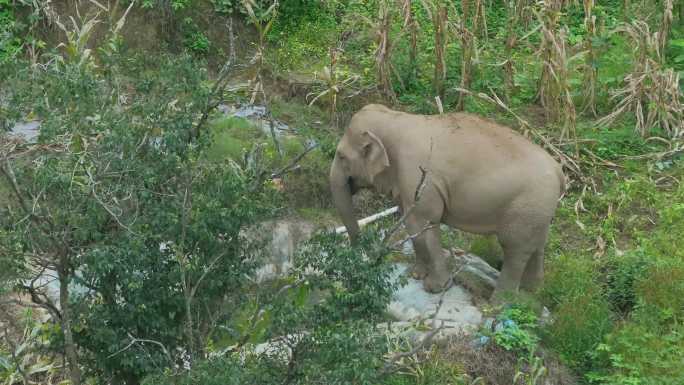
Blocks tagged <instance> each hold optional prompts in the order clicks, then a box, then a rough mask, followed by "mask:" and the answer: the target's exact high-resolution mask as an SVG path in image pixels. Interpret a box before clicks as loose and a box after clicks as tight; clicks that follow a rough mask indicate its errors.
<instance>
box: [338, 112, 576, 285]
mask: <svg viewBox="0 0 684 385" xmlns="http://www.w3.org/2000/svg"><path fill="white" fill-rule="evenodd" d="M420 167H422V168H423V169H425V170H428V173H427V178H426V181H427V182H426V184H425V188H424V191H423V193H422V195H421V197H420V199H419V200H418V202H415V199H414V197H415V194H416V188H417V186H418V185H419V183H420V180H421V175H422V173H421V171H420ZM330 184H331V190H332V194H333V200H334V203H335V206H336V208H337V211H338V213H339V215H340V216H341V217H342V221H343V222H344V225H345V226H346V227H347V229H348V232H349V235H350V237H351V239H352V241H354V240H355V239H356V237H357V236H358V233H359V226H358V223H357V221H356V218H355V217H354V213H353V207H352V195H353V194H355V193H356V192H357V191H358V190H359V189H362V188H373V189H375V190H376V191H378V192H380V193H382V194H385V195H388V196H390V197H391V198H392V199H393V200H394V201H395V202H396V203H397V204H398V205H399V206H400V208H401V211H402V212H403V213H406V212H407V211H409V210H410V208H411V207H412V206H415V207H414V208H413V209H412V210H410V213H409V215H408V216H407V219H406V226H407V228H408V230H409V232H410V233H411V234H419V235H418V236H417V237H415V239H414V240H413V246H414V249H415V252H416V262H415V265H414V268H413V275H414V277H416V278H418V279H423V286H424V287H425V289H426V290H427V291H430V292H439V291H441V290H443V288H444V286H445V285H446V284H447V283H448V281H449V278H450V272H449V271H448V270H447V266H446V257H445V255H444V253H443V250H442V246H441V244H440V230H439V226H435V227H433V228H430V229H428V230H425V227H426V226H427V225H428V224H439V223H444V224H447V225H450V226H452V227H455V228H457V229H460V230H463V231H466V232H470V233H476V234H496V236H497V238H498V240H499V242H500V243H501V246H502V248H503V250H504V261H503V268H502V271H501V274H500V276H499V281H498V282H497V287H496V290H495V295H497V294H500V293H501V292H503V291H513V292H515V291H517V290H518V289H519V288H523V289H527V290H534V289H536V288H537V287H538V286H539V285H540V284H541V283H542V279H543V275H544V245H545V243H546V237H547V233H548V230H549V225H550V223H551V219H552V218H553V215H554V212H555V210H556V206H557V203H558V199H559V197H560V195H561V194H562V192H563V189H564V176H563V173H562V170H561V167H560V166H559V165H558V163H557V162H556V161H555V160H554V159H553V158H552V157H551V156H549V154H547V153H546V151H544V150H543V149H542V148H541V147H539V146H537V145H535V144H533V143H531V142H530V141H528V140H527V139H525V138H524V137H522V136H521V135H519V134H518V133H516V132H514V131H512V130H511V129H509V128H507V127H504V126H501V125H498V124H496V123H494V122H492V121H489V120H486V119H484V118H481V117H478V116H475V115H471V114H465V113H454V114H445V115H441V116H425V115H413V114H408V113H403V112H398V111H393V110H391V109H389V108H387V107H384V106H381V105H375V104H371V105H367V106H366V107H364V108H363V109H361V110H360V111H359V112H357V113H356V114H355V115H354V116H353V117H352V120H351V122H350V124H349V127H348V128H347V130H346V132H345V134H344V136H343V137H342V139H341V140H340V143H339V144H338V146H337V152H336V154H335V159H334V161H333V164H332V167H331V170H330Z"/></svg>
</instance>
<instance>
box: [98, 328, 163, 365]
mask: <svg viewBox="0 0 684 385" xmlns="http://www.w3.org/2000/svg"><path fill="white" fill-rule="evenodd" d="M128 338H130V339H131V342H130V343H129V344H128V345H126V346H124V347H123V348H121V349H119V350H117V351H116V352H114V353H112V354H110V355H108V356H107V358H111V357H114V356H116V355H117V354H120V353H122V352H124V351H126V350H128V349H130V348H131V346H133V345H135V344H137V343H148V344H154V345H157V346H159V347H160V348H161V349H162V352H163V353H164V355H165V356H166V358H167V359H168V360H169V363H173V358H171V354H169V351H168V350H167V349H166V346H164V344H162V343H161V342H159V341H155V340H148V339H143V338H136V337H133V335H131V333H128Z"/></svg>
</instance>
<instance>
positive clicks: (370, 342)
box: [0, 0, 684, 385]
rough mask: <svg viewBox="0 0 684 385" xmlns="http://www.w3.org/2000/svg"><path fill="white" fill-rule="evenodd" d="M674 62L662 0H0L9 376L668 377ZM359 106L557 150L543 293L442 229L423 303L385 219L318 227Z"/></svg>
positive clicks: (0, 327) (675, 173)
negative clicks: (440, 254) (492, 297)
mask: <svg viewBox="0 0 684 385" xmlns="http://www.w3.org/2000/svg"><path fill="white" fill-rule="evenodd" d="M682 73H684V3H683V2H682V1H675V0H659V1H650V2H649V1H632V2H630V1H618V0H595V1H594V0H579V1H564V0H544V1H539V2H536V1H531V0H510V1H509V0H488V1H484V0H459V1H442V0H421V1H411V0H372V1H358V0H326V1H317V0H281V1H275V2H273V1H270V0H251V1H250V0H246V1H237V0H210V1H206V0H170V1H158V0H143V1H133V2H131V1H128V0H126V1H118V0H117V1H114V2H107V3H104V2H99V1H94V0H91V1H76V2H74V1H52V2H50V1H42V0H37V1H33V2H29V1H24V0H0V129H1V130H0V131H2V137H1V139H0V157H1V158H2V159H1V160H2V161H1V162H0V203H1V205H0V309H2V310H1V311H0V381H1V382H2V383H3V384H8V385H13V384H30V383H40V384H67V383H68V384H74V385H79V384H147V385H153V384H170V383H171V384H207V385H209V384H226V383H228V384H276V383H277V384H374V385H376V384H387V385H400V384H401V385H408V384H416V385H418V384H422V385H432V384H435V385H436V384H468V385H474V384H496V385H511V384H513V385H518V384H525V385H542V384H544V385H546V384H559V385H560V384H600V385H627V384H630V385H635V384H640V385H641V384H643V385H651V384H654V385H655V384H658V385H660V384H673V385H675V384H677V385H679V384H683V383H684V366H683V365H682V361H683V360H684V252H683V251H682V250H683V249H684V244H683V242H684V241H683V239H684V186H683V185H682V184H681V183H682V177H683V176H684V156H683V153H684V142H683V139H682V138H683V137H684V104H683V102H684V97H683V95H684V85H683V84H682V82H681V81H680V76H681V75H682ZM372 103H375V104H383V105H385V106H388V107H391V108H392V109H394V110H397V111H403V112H409V113H415V114H425V115H434V116H435V117H434V119H444V117H439V115H444V114H451V113H456V112H468V113H472V114H474V115H478V116H481V117H486V118H488V119H491V120H492V121H495V122H497V123H499V124H501V125H503V126H506V127H510V128H511V129H513V130H514V131H516V132H517V133H519V134H520V135H522V136H524V137H526V138H527V139H528V140H529V141H531V142H533V143H535V144H537V145H539V146H540V147H542V148H544V149H545V150H546V151H547V152H548V153H549V154H550V155H551V156H552V157H553V158H554V159H555V161H556V162H558V163H559V164H560V165H561V166H562V170H563V173H564V176H565V181H564V184H565V189H564V193H563V194H562V197H561V198H560V200H559V202H558V207H557V209H556V211H555V216H554V218H553V221H552V224H551V227H550V232H549V235H548V239H547V242H546V247H545V250H544V254H545V259H544V270H545V272H544V282H543V285H542V286H541V287H540V288H539V289H538V290H535V291H533V292H526V291H520V292H516V293H506V294H507V295H506V296H505V298H503V299H502V300H501V301H489V294H490V293H491V291H492V289H493V286H492V285H493V282H494V281H495V280H496V279H497V277H498V276H499V273H498V272H497V271H495V270H494V269H496V270H501V269H502V265H503V256H504V251H503V250H502V248H501V246H500V245H499V243H498V242H497V237H496V236H495V235H475V234H471V233H468V232H464V231H460V230H457V229H454V228H449V227H446V226H442V232H441V239H440V240H439V242H437V240H436V239H437V238H435V243H440V242H441V245H442V246H443V247H444V248H445V250H447V251H450V253H449V257H448V258H449V259H448V260H449V263H450V265H449V268H450V269H451V270H450V271H449V274H450V276H452V277H454V279H453V287H452V286H450V287H449V290H448V291H446V292H445V293H446V294H439V293H437V294H429V295H428V294H427V293H425V292H424V291H422V289H421V286H420V282H421V280H413V279H411V278H410V277H405V278H397V277H399V276H403V275H402V274H401V273H398V272H397V271H402V272H403V271H404V270H403V269H404V268H405V267H406V266H407V265H408V264H411V263H413V261H414V260H415V252H414V250H413V249H414V248H413V247H411V245H412V244H413V243H412V241H414V240H415V238H418V237H419V236H420V235H421V234H419V233H415V234H412V233H411V232H410V231H409V229H407V228H406V227H407V226H405V225H406V217H402V213H399V214H396V213H394V212H392V213H390V214H389V215H387V216H385V217H383V218H381V219H378V220H375V221H373V222H372V223H371V224H369V225H367V226H365V227H363V228H362V231H361V233H360V235H359V238H358V240H357V242H355V243H353V244H352V243H350V242H349V239H348V238H347V237H346V236H344V235H340V234H335V232H334V231H331V230H334V229H335V228H336V227H339V226H341V224H342V218H341V217H340V216H339V215H338V213H337V211H336V209H335V205H334V202H333V201H334V197H333V195H332V194H331V187H330V180H329V178H330V175H331V172H330V170H331V163H332V162H333V159H335V157H336V148H337V145H338V142H339V141H340V139H341V138H342V137H343V135H344V134H345V130H346V128H347V127H348V125H349V122H350V119H351V117H352V116H353V115H354V114H355V113H357V112H358V111H359V110H361V108H362V107H363V106H365V105H368V104H372ZM450 116H452V115H450ZM454 119H456V118H454ZM417 129H418V128H417ZM22 134H23V136H22ZM426 140H427V139H426ZM420 144H421V143H416V146H415V149H413V148H412V149H408V151H418V150H417V149H418V148H420ZM423 144H424V143H423ZM430 148H432V147H430ZM407 156H408V155H407ZM485 163H486V162H485ZM421 170H422V169H421ZM497 171H499V170H492V174H494V173H496V172H497ZM425 175H426V174H425V171H423V179H421V185H422V184H423V183H424V182H425V180H424V178H425ZM520 177H521V178H522V177H524V175H520ZM501 188H505V186H503V187H501ZM352 189H353V188H352ZM421 191H422V189H421V188H417V189H416V193H415V199H414V203H415V204H417V203H418V202H419V200H420V196H421V194H422V192H421ZM398 203H399V202H394V201H392V199H391V198H390V197H385V196H381V195H380V194H378V193H376V192H374V191H372V190H368V191H362V192H360V193H359V194H356V195H355V196H354V197H353V206H354V210H355V212H354V213H355V215H356V217H357V218H358V219H361V218H364V217H369V216H371V215H373V214H376V213H379V212H383V210H386V209H389V208H391V207H394V206H395V205H397V204H398ZM540 204H541V203H540ZM427 230H428V229H427V227H426V228H424V229H423V230H421V232H422V231H427ZM521 243H524V240H522V242H521ZM479 258H482V259H481V260H480V259H479ZM484 261H486V263H485V262H484ZM454 263H456V265H453V264H454ZM397 266H399V267H400V269H399V270H397ZM464 266H470V267H468V268H466V267H464ZM492 267H493V268H492ZM455 291H458V293H459V294H458V295H457V294H454V293H455ZM416 293H418V294H416ZM400 297H401V298H403V299H402V300H401V301H404V302H401V301H400V299H399V298H400ZM417 298H423V300H425V301H427V302H428V304H427V305H426V304H425V303H418V302H419V301H418V299H417ZM425 298H427V299H425ZM445 298H446V299H445ZM464 298H465V299H464ZM398 301H399V302H398ZM430 301H432V302H430ZM459 301H465V302H467V303H465V302H459ZM397 303H401V306H406V308H401V306H400V305H397ZM407 304H408V305H407ZM428 305H429V306H428ZM398 306H399V307H398ZM443 306H444V309H442V307H443ZM450 306H454V307H453V311H454V312H456V313H459V312H462V313H461V314H459V317H461V318H463V319H466V320H467V321H466V323H467V324H468V325H469V326H472V325H475V326H474V327H471V328H464V329H463V330H461V329H459V328H460V324H459V325H457V326H454V330H452V331H449V330H448V329H449V328H448V327H445V326H444V325H445V323H444V322H442V326H439V322H437V321H438V314H441V313H440V311H441V310H444V311H452V308H451V307H450ZM426 308H429V309H431V310H429V311H426V310H425V309H426ZM397 309H399V310H397ZM433 310H434V311H433ZM414 313H415V314H414ZM419 313H422V314H419ZM433 313H434V314H433ZM456 318H458V317H455V318H453V319H456ZM439 320H440V322H441V321H443V320H442V319H441V318H440V319H439ZM449 320H451V318H449ZM447 324H448V325H447V326H449V327H451V324H449V323H448V322H447ZM471 324H472V325H471ZM403 327H406V329H402V328H403ZM456 329H457V330H456ZM402 330H404V331H405V330H409V332H406V333H404V332H403V331H402ZM457 331H458V332H457ZM415 336H419V337H420V338H416V337H415Z"/></svg>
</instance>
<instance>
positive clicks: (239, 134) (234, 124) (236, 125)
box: [207, 117, 266, 161]
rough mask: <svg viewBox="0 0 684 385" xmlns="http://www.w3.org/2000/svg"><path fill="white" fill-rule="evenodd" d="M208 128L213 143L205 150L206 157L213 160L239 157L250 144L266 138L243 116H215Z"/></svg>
mask: <svg viewBox="0 0 684 385" xmlns="http://www.w3.org/2000/svg"><path fill="white" fill-rule="evenodd" d="M209 130H210V132H211V134H212V135H213V136H214V143H213V145H212V147H211V148H210V149H209V150H208V151H207V157H208V158H209V159H210V160H215V161H218V160H221V159H225V158H232V159H239V158H241V157H242V154H243V153H244V151H245V150H246V149H249V148H250V147H251V146H252V144H254V143H255V142H257V141H259V140H265V139H266V136H265V135H264V134H263V132H261V131H260V130H259V129H258V128H257V127H255V126H254V125H253V124H252V123H250V122H249V121H248V120H246V119H243V118H235V117H221V118H217V119H215V120H213V121H211V122H210V124H209Z"/></svg>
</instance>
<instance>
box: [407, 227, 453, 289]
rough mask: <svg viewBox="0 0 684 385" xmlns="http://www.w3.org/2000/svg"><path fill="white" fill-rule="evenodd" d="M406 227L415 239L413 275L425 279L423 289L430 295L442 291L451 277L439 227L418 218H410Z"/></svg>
mask: <svg viewBox="0 0 684 385" xmlns="http://www.w3.org/2000/svg"><path fill="white" fill-rule="evenodd" d="M406 227H407V228H408V230H409V232H410V234H411V235H412V236H414V238H413V248H414V250H415V253H416V263H415V266H414V268H413V274H414V276H415V275H419V276H420V277H419V278H418V279H423V287H424V288H425V290H426V291H428V292H430V293H437V292H440V291H442V290H443V289H444V288H445V287H446V285H447V283H448V282H449V279H450V278H451V275H450V274H449V271H448V269H447V263H446V258H445V255H444V253H443V252H442V245H441V244H440V229H439V225H432V224H430V223H429V222H427V221H420V220H418V219H417V218H408V219H407V221H406Z"/></svg>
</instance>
